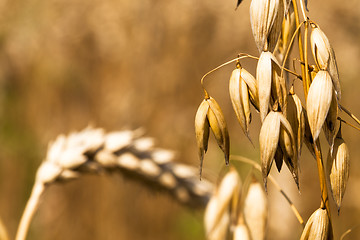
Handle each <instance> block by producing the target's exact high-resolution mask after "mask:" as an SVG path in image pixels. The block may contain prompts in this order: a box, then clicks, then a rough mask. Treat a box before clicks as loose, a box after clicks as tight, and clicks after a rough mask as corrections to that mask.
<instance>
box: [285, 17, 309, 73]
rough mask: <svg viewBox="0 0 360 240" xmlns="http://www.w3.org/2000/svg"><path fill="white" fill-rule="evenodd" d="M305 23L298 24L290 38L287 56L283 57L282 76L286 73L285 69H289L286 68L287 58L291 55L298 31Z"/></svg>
mask: <svg viewBox="0 0 360 240" xmlns="http://www.w3.org/2000/svg"><path fill="white" fill-rule="evenodd" d="M303 24H304V22H302V23H300V24H299V26H297V28H296V30H295V32H294V34H293V35H292V37H291V39H290V42H289V46H288V48H287V50H286V53H285V57H284V59H283V64H282V66H281V77H282V76H283V75H284V71H283V70H287V69H286V68H285V64H286V60H287V58H288V57H289V54H290V49H291V45H292V44H293V43H294V40H295V37H296V35H297V34H298V32H299V31H300V29H301V26H302V25H303ZM296 75H297V74H296ZM297 76H298V78H300V79H301V76H299V75H297Z"/></svg>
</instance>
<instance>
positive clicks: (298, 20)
mask: <svg viewBox="0 0 360 240" xmlns="http://www.w3.org/2000/svg"><path fill="white" fill-rule="evenodd" d="M292 3H293V5H294V14H295V23H296V27H297V28H298V27H299V25H300V18H299V10H298V6H297V2H296V0H292ZM305 20H306V19H305ZM298 45H299V55H300V61H301V62H305V61H304V49H303V43H302V36H301V30H300V31H299V32H298ZM301 73H302V74H301V75H302V76H303V81H302V82H303V88H304V94H305V99H306V96H307V92H308V87H307V82H306V81H305V79H306V74H307V73H306V71H305V66H303V65H301Z"/></svg>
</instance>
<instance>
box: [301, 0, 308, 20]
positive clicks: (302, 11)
mask: <svg viewBox="0 0 360 240" xmlns="http://www.w3.org/2000/svg"><path fill="white" fill-rule="evenodd" d="M300 8H301V13H302V15H303V18H304V20H305V21H306V19H307V17H306V13H305V7H304V0H300Z"/></svg>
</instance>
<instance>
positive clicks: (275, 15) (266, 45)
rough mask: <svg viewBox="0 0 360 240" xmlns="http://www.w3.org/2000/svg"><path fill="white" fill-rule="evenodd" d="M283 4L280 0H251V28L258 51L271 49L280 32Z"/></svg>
mask: <svg viewBox="0 0 360 240" xmlns="http://www.w3.org/2000/svg"><path fill="white" fill-rule="evenodd" d="M283 18H284V5H283V2H282V1H280V0H252V1H251V5H250V22H251V29H252V32H253V35H254V38H255V43H256V46H257V48H258V49H259V52H262V51H271V52H272V51H273V50H274V48H275V46H276V43H277V40H278V39H279V36H280V32H281V24H282V21H283Z"/></svg>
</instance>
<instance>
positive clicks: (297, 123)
mask: <svg viewBox="0 0 360 240" xmlns="http://www.w3.org/2000/svg"><path fill="white" fill-rule="evenodd" d="M304 115H305V114H304V111H303V107H302V104H301V100H300V98H299V97H298V96H297V95H296V94H295V93H294V94H290V95H288V100H287V119H288V121H289V123H290V125H291V128H292V130H293V132H294V138H295V141H296V146H297V152H298V158H299V157H300V154H301V148H302V143H303V139H304V134H305V116H304Z"/></svg>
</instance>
